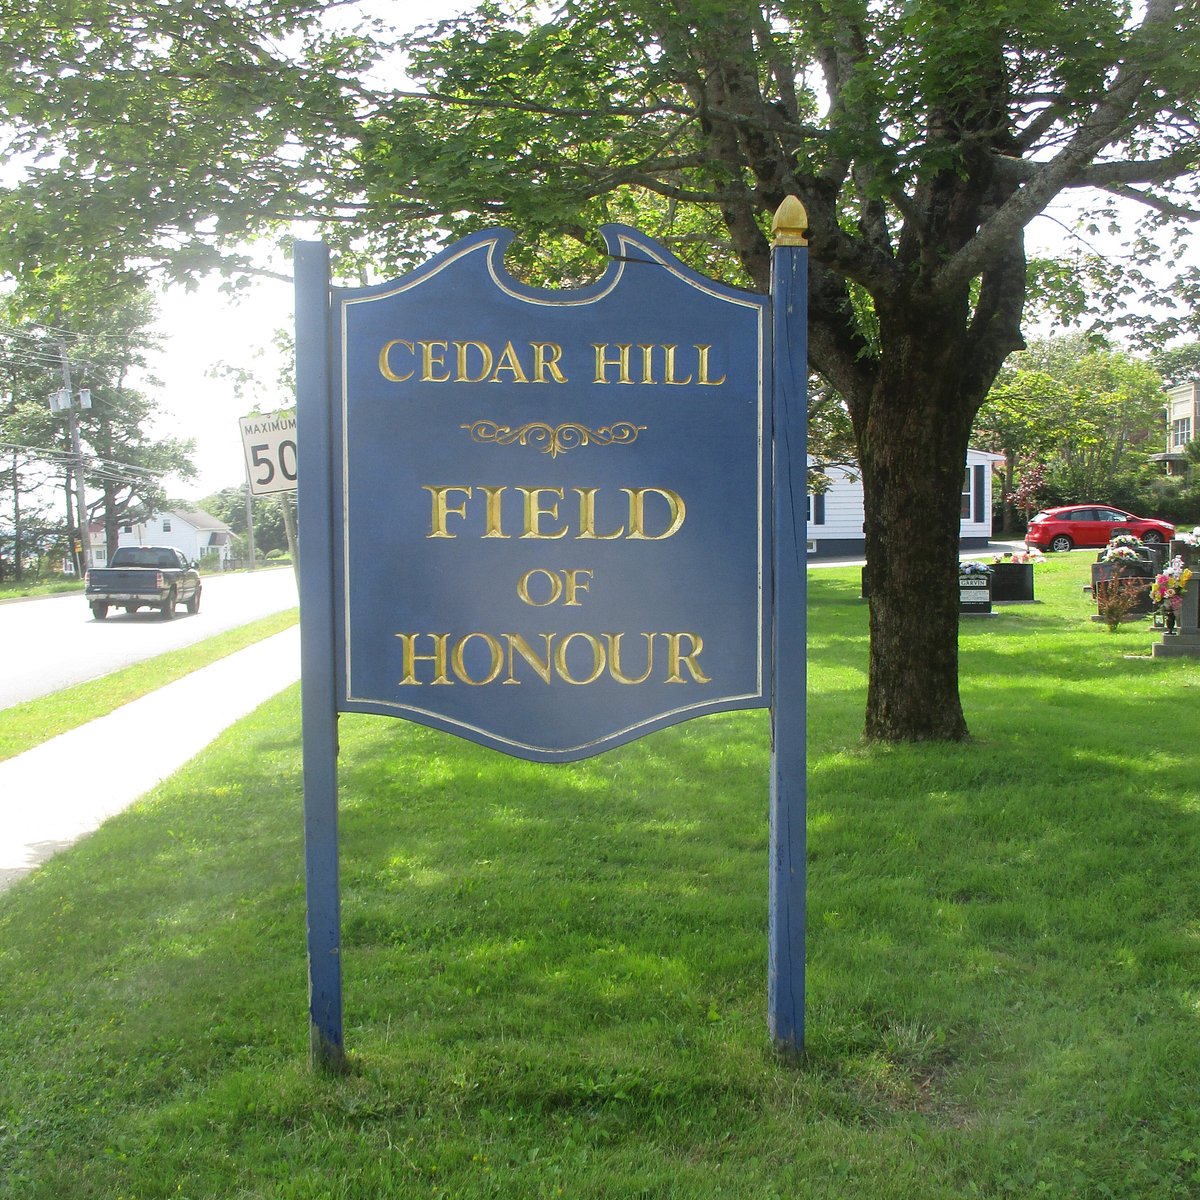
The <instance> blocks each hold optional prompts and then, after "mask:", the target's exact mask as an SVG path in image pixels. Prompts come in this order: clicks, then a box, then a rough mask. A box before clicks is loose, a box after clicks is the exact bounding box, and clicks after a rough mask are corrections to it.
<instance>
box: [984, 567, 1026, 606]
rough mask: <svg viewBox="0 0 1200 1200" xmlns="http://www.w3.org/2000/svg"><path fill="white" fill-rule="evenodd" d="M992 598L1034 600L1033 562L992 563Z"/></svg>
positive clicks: (1011, 600) (1010, 600)
mask: <svg viewBox="0 0 1200 1200" xmlns="http://www.w3.org/2000/svg"><path fill="white" fill-rule="evenodd" d="M992 600H993V601H997V600H1005V601H1009V602H1013V601H1023V602H1025V603H1030V602H1031V601H1032V600H1033V563H1010V562H1001V563H993V564H992Z"/></svg>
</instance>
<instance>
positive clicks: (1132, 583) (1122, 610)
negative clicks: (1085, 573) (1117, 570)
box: [1096, 576, 1147, 633]
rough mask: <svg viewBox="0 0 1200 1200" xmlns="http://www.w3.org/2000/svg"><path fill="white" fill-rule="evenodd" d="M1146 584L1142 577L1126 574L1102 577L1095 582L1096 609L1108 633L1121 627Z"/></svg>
mask: <svg viewBox="0 0 1200 1200" xmlns="http://www.w3.org/2000/svg"><path fill="white" fill-rule="evenodd" d="M1146 586H1147V585H1146V581H1145V580H1144V579H1130V578H1128V577H1126V576H1115V577H1114V578H1112V579H1102V580H1101V581H1100V582H1099V583H1097V584H1096V610H1097V612H1099V614H1100V619H1101V620H1102V621H1103V622H1104V624H1105V625H1106V626H1108V632H1109V633H1116V632H1117V630H1118V629H1120V628H1121V622H1122V621H1125V620H1126V619H1127V618H1128V617H1129V614H1130V613H1131V612H1132V611H1133V609H1134V606H1135V605H1136V604H1137V602H1138V600H1140V599H1141V595H1142V592H1143V591H1144V590H1145V588H1146Z"/></svg>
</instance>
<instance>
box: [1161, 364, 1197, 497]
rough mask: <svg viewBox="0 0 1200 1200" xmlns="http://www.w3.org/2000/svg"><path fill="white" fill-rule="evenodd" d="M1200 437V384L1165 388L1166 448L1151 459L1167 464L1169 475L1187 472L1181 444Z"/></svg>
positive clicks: (1183, 444)
mask: <svg viewBox="0 0 1200 1200" xmlns="http://www.w3.org/2000/svg"><path fill="white" fill-rule="evenodd" d="M1197 437H1200V383H1181V384H1178V385H1177V386H1176V387H1171V388H1167V448H1166V450H1165V451H1164V452H1163V453H1162V454H1151V455H1150V461H1151V462H1161V463H1166V464H1167V474H1168V475H1184V474H1186V473H1187V468H1188V456H1187V454H1186V453H1185V452H1184V447H1186V446H1187V444H1188V442H1190V441H1193V440H1195V439H1196V438H1197Z"/></svg>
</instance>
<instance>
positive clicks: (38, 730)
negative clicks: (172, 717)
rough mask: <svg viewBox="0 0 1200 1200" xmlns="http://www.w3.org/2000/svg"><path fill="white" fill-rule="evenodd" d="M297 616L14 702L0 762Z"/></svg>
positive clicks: (4, 718) (0, 714)
mask: <svg viewBox="0 0 1200 1200" xmlns="http://www.w3.org/2000/svg"><path fill="white" fill-rule="evenodd" d="M299 614H300V610H299V609H298V608H290V609H286V610H284V611H283V612H279V613H272V614H271V616H269V617H261V618H260V619H259V620H257V621H251V622H250V623H249V624H248V625H240V626H238V627H237V628H236V629H230V630H228V631H227V632H225V633H219V634H217V635H216V636H215V637H210V638H205V639H204V641H202V642H196V643H194V644H193V645H190V646H184V647H183V648H182V649H181V650H170V651H168V652H167V653H166V654H158V655H155V657H154V658H147V659H144V660H143V661H142V662H139V663H134V664H133V665H132V666H129V667H125V668H123V669H122V670H120V671H113V672H112V673H111V674H109V675H103V676H101V677H100V678H99V679H90V680H88V681H87V683H81V684H77V685H76V686H75V687H71V688H64V689H63V690H62V691H61V692H51V693H50V695H48V696H39V697H38V698H37V699H36V700H27V701H26V702H25V703H23V704H14V705H13V706H12V707H11V708H6V709H4V710H2V711H0V762H2V761H3V760H4V759H6V758H12V757H13V756H14V755H16V754H21V753H23V752H24V751H26V750H29V749H30V748H31V747H33V746H38V745H41V743H42V742H46V741H49V740H50V738H52V737H56V736H57V735H58V734H60V733H65V732H66V731H67V730H68V729H75V728H76V727H78V726H80V725H83V724H85V723H86V722H87V721H93V720H95V719H96V718H97V717H102V716H104V714H105V713H110V712H112V711H113V710H114V709H116V708H119V707H120V706H121V705H122V704H128V703H129V702H130V701H131V700H136V699H138V697H139V696H145V695H148V694H149V693H150V692H154V691H157V690H158V689H159V688H160V687H163V686H164V685H165V684H168V683H170V682H172V680H175V679H182V678H183V677H184V676H185V675H188V674H190V673H191V672H192V671H197V670H199V669H200V668H201V667H206V666H208V664H209V663H214V662H216V661H217V660H218V659H221V658H225V657H226V656H227V655H230V654H234V653H236V652H237V651H238V650H244V649H245V648H246V647H247V646H251V645H253V644H254V643H255V642H260V641H262V640H263V639H264V638H268V637H271V635H272V634H276V633H282V632H283V630H285V629H288V628H290V627H291V626H292V625H295V624H296V621H297V620H298V619H299Z"/></svg>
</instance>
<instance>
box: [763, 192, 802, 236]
mask: <svg viewBox="0 0 1200 1200" xmlns="http://www.w3.org/2000/svg"><path fill="white" fill-rule="evenodd" d="M807 233H808V213H807V212H805V211H804V205H803V204H801V203H800V201H799V200H797V199H796V197H795V196H784V198H783V203H782V204H781V205H780V206H779V207H778V208H777V209H776V210H775V216H774V218H773V219H772V221H771V236H772V242H771V244H772V245H773V246H807V245H808V238H807V237H806V236H805V234H807Z"/></svg>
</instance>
